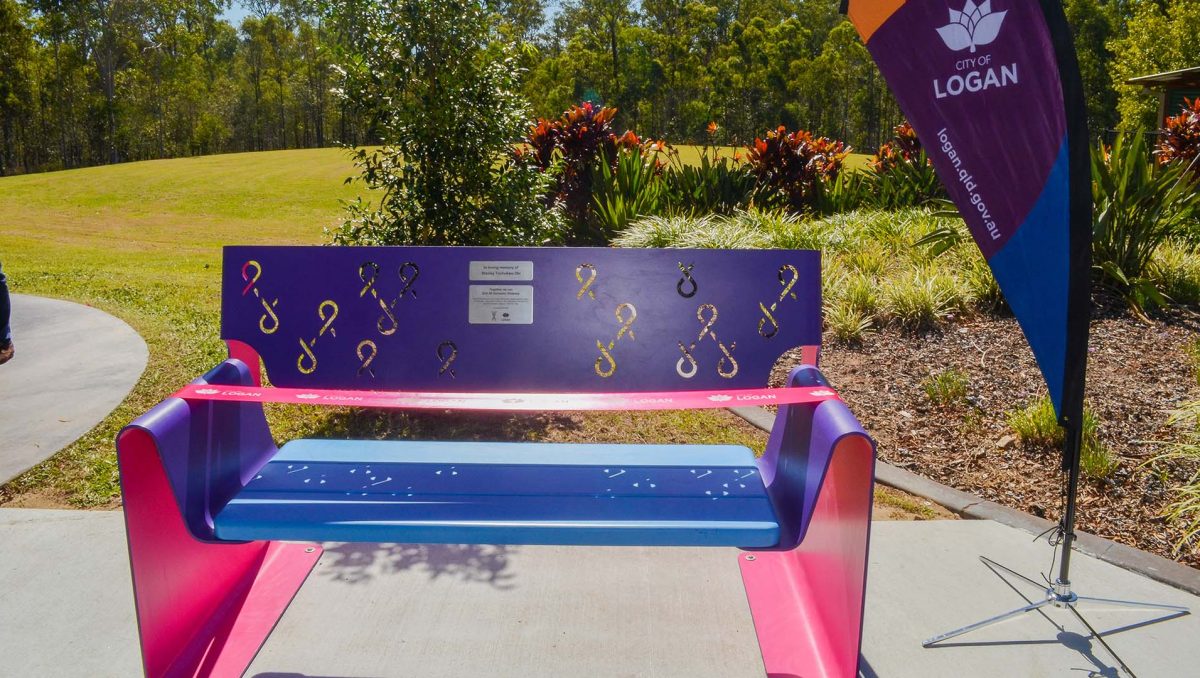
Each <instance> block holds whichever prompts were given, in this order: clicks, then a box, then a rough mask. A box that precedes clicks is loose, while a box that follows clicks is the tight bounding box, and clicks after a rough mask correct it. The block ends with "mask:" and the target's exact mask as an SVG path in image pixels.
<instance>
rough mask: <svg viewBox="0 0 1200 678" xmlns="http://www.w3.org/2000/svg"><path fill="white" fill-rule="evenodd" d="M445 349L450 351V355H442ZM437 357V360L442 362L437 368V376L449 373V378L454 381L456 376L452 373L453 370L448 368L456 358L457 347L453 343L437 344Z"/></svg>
mask: <svg viewBox="0 0 1200 678" xmlns="http://www.w3.org/2000/svg"><path fill="white" fill-rule="evenodd" d="M445 349H450V353H449V354H447V355H442V351H444V350H445ZM437 357H438V360H440V361H442V366H441V367H439V368H438V376H439V377H440V376H442V375H443V374H445V373H447V372H449V373H450V378H451V379H454V378H455V377H456V376H457V375H456V374H455V373H454V368H452V367H450V366H451V365H453V364H454V360H455V359H456V358H458V346H456V345H455V344H454V342H453V341H443V342H442V343H440V344H438V347H437Z"/></svg>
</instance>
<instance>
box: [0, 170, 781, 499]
mask: <svg viewBox="0 0 1200 678" xmlns="http://www.w3.org/2000/svg"><path fill="white" fill-rule="evenodd" d="M352 171H353V168H352V167H351V164H350V162H349V159H348V157H347V155H346V153H345V152H344V151H342V150H339V149H320V150H300V151H278V152H268V153H244V154H231V155H219V156H209V157H202V158H187V159H178V160H159V161H151V162H139V163H129V164H124V165H115V166H111V167H97V168H90V169H82V170H70V171H64V172H54V173H48V174H35V175H27V176H18V177H4V178H0V262H3V264H4V271H5V274H6V275H7V276H8V277H9V280H10V285H11V287H12V290H13V291H14V292H16V293H23V294H37V295H43V296H49V297H57V298H62V299H69V300H71V301H76V302H80V303H85V304H90V305H92V306H95V307H97V308H100V309H102V310H104V311H107V312H109V313H111V314H113V315H115V316H117V317H119V318H121V319H123V320H125V321H126V322H128V323H129V324H130V325H131V326H133V328H134V329H136V330H137V331H138V332H139V333H140V334H141V335H142V337H143V338H144V339H145V340H146V343H147V345H148V346H149V348H150V362H149V365H148V366H147V368H146V371H145V373H144V374H143V375H142V378H141V380H140V381H139V382H138V383H137V385H136V386H135V387H134V389H133V392H132V393H131V394H130V395H129V397H128V398H126V399H125V402H124V403H122V405H121V406H120V407H118V408H117V410H116V411H114V412H113V413H112V414H111V415H110V416H109V417H108V418H107V419H105V421H103V422H102V423H101V424H99V425H98V426H96V427H95V428H94V429H93V430H92V431H91V432H89V433H88V434H87V435H85V436H84V437H83V438H81V439H80V440H78V441H76V442H75V443H74V444H72V445H71V446H69V447H68V448H66V449H65V450H63V451H61V452H60V453H58V454H56V455H55V456H54V457H52V458H51V459H49V460H47V461H46V462H44V463H42V464H40V465H39V466H36V467H34V468H33V469H31V470H30V471H28V472H27V473H25V474H24V475H22V476H20V477H19V478H16V479H15V480H13V481H12V482H10V483H9V484H8V485H6V486H4V487H3V488H0V503H17V504H31V503H33V504H37V505H43V506H56V505H57V506H61V505H72V506H102V507H108V506H113V505H115V504H116V503H117V501H118V497H119V489H118V480H117V470H116V456H115V451H114V448H113V440H114V439H115V436H116V434H117V431H118V430H120V428H121V427H122V426H123V425H125V424H126V423H128V422H129V421H131V420H132V419H134V418H135V417H137V416H138V415H140V414H141V413H143V412H145V411H146V410H148V409H149V408H151V407H152V406H154V404H155V403H157V402H158V401H160V400H162V399H163V398H164V397H166V396H168V395H170V394H171V393H173V392H174V391H175V390H176V389H178V388H179V387H180V386H182V385H183V384H185V383H187V382H188V381H190V380H192V379H194V378H195V377H196V376H198V375H200V374H201V373H203V372H204V371H206V370H208V369H209V368H211V367H212V366H213V365H215V364H217V363H218V362H219V361H220V360H221V359H222V358H224V356H225V352H224V347H223V344H222V343H221V341H220V337H219V320H220V318H219V273H220V265H221V258H220V248H221V246H222V245H225V244H307V243H321V242H324V241H325V237H324V235H323V233H322V230H323V229H324V228H325V227H327V226H331V225H333V224H334V223H336V222H337V221H338V218H339V214H340V210H341V208H340V204H339V202H338V201H339V199H346V198H350V197H353V196H354V195H355V191H356V189H355V187H353V186H344V185H343V179H344V178H345V177H346V176H348V175H350V174H351V173H352ZM16 339H17V343H20V337H17V338H16ZM80 341H81V342H86V341H87V338H86V337H80ZM95 358H96V359H99V360H103V356H95ZM18 359H19V356H18ZM268 416H269V419H270V420H271V424H272V430H273V431H275V434H276V435H277V436H278V437H279V438H280V439H281V440H287V439H290V438H293V437H296V436H301V435H313V434H316V435H335V436H336V435H347V434H348V435H354V436H364V435H365V436H372V437H387V436H397V435H419V436H423V437H429V438H435V437H443V436H445V437H474V438H479V439H540V440H556V441H588V440H591V441H610V442H617V441H621V442H628V441H640V442H696V443H699V442H728V443H735V444H745V445H749V446H751V447H753V448H755V449H761V448H762V445H763V444H764V442H765V437H764V436H763V435H762V434H761V433H759V432H758V431H757V429H753V428H752V427H750V426H749V425H748V424H746V423H745V422H743V421H742V420H741V419H738V418H737V417H734V416H733V415H731V414H728V413H726V412H724V411H716V410H701V411H687V412H666V413H602V414H595V415H586V416H585V415H562V416H497V415H486V416H479V415H475V416H469V415H453V416H451V415H444V414H422V415H415V414H414V415H406V414H399V413H397V414H391V415H370V414H368V415H363V414H361V413H352V412H349V411H345V410H330V409H324V408H296V407H270V408H269V409H268Z"/></svg>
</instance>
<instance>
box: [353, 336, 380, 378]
mask: <svg viewBox="0 0 1200 678" xmlns="http://www.w3.org/2000/svg"><path fill="white" fill-rule="evenodd" d="M355 353H356V354H357V355H358V359H359V361H360V362H362V365H361V366H359V368H358V376H360V377H361V376H362V374H363V372H366V373H367V374H369V375H371V378H372V379H374V378H375V371H374V370H372V369H371V363H373V362H375V356H377V355H379V347H378V346H376V345H375V342H373V341H371V340H370V339H363V340H362V341H360V342H358V348H357V349H355ZM364 353H365V354H366V355H364Z"/></svg>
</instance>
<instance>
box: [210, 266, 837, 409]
mask: <svg viewBox="0 0 1200 678" xmlns="http://www.w3.org/2000/svg"><path fill="white" fill-rule="evenodd" d="M820 270H821V265H820V255H819V254H818V253H817V252H815V251H809V250H685V249H602V248H502V247H494V248H493V247H226V248H225V252H224V272H223V280H222V294H221V318H222V326H221V335H222V337H223V338H224V339H226V340H231V341H239V342H243V343H245V344H247V345H249V346H250V347H252V348H253V349H254V350H255V351H257V352H258V354H259V355H260V356H261V357H262V360H263V362H264V364H265V365H266V368H267V374H268V376H269V377H270V379H271V382H272V383H273V384H274V385H276V386H285V387H313V388H346V389H380V390H388V389H395V390H400V389H403V390H432V391H512V392H537V391H547V392H615V391H656V390H662V391H671V390H704V389H719V388H738V387H742V388H749V387H761V386H763V385H765V384H766V383H767V379H768V377H769V375H770V372H771V368H772V366H773V365H774V363H775V361H776V360H777V359H778V358H779V356H780V355H781V354H782V353H783V352H785V351H787V350H789V349H791V348H794V347H797V346H817V345H819V344H820V339H821V315H820V309H821V293H820V289H821V288H820Z"/></svg>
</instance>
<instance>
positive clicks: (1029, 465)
mask: <svg viewBox="0 0 1200 678" xmlns="http://www.w3.org/2000/svg"><path fill="white" fill-rule="evenodd" d="M1198 331H1200V315H1197V314H1196V313H1195V312H1192V311H1175V312H1172V313H1169V314H1167V315H1165V316H1162V317H1158V318H1156V319H1155V320H1154V321H1152V322H1146V321H1141V320H1138V319H1136V318H1134V317H1132V316H1131V315H1129V314H1128V313H1126V312H1124V311H1123V310H1120V309H1116V308H1113V307H1112V306H1111V305H1110V306H1109V308H1108V309H1107V310H1106V311H1104V312H1102V313H1098V314H1097V318H1096V319H1095V320H1093V322H1092V330H1091V348H1090V352H1089V361H1088V384H1087V399H1088V405H1089V407H1090V408H1091V409H1092V411H1093V412H1094V413H1095V414H1096V416H1097V417H1098V418H1099V420H1100V428H1099V438H1100V440H1101V442H1102V443H1103V444H1105V445H1106V446H1107V447H1108V448H1109V449H1110V450H1112V452H1113V453H1115V454H1116V455H1117V456H1118V458H1119V459H1120V465H1119V467H1118V469H1117V470H1116V472H1115V473H1114V474H1113V475H1112V476H1111V477H1109V478H1107V479H1105V480H1084V481H1083V482H1082V483H1081V489H1080V494H1079V513H1078V516H1079V518H1078V525H1079V527H1080V529H1082V530H1084V531H1086V532H1090V533H1092V534H1095V535H1099V536H1101V537H1105V538H1108V539H1112V540H1114V541H1118V542H1121V543H1124V544H1128V545H1130V546H1134V547H1137V548H1140V549H1143V550H1146V551H1150V552H1152V553H1156V554H1158V555H1161V556H1164V557H1166V558H1171V559H1173V560H1177V561H1179V562H1182V563H1186V564H1188V565H1191V566H1192V567H1200V546H1197V547H1196V548H1193V549H1191V550H1189V552H1187V553H1178V554H1177V553H1174V551H1173V545H1174V544H1175V542H1176V541H1177V540H1178V539H1179V536H1180V530H1179V529H1178V528H1177V527H1174V526H1172V525H1169V524H1168V523H1167V522H1166V521H1165V520H1164V519H1163V518H1162V513H1163V510H1164V507H1165V506H1166V505H1167V504H1168V503H1170V500H1171V497H1170V494H1169V492H1168V490H1169V489H1170V486H1173V485H1174V484H1177V483H1179V482H1181V481H1182V480H1183V479H1184V478H1186V477H1187V475H1188V473H1189V471H1190V470H1191V469H1188V468H1180V467H1178V466H1166V467H1162V465H1160V468H1165V471H1166V479H1167V483H1166V485H1164V483H1163V476H1162V475H1160V474H1159V473H1155V472H1153V471H1152V470H1151V469H1150V468H1148V467H1146V466H1143V463H1144V462H1146V461H1147V460H1148V459H1150V458H1151V457H1153V456H1155V455H1156V454H1159V453H1161V452H1162V451H1164V446H1163V442H1164V441H1173V440H1178V439H1179V438H1180V435H1181V431H1180V430H1179V429H1178V428H1177V427H1172V426H1168V425H1167V417H1168V416H1169V414H1170V412H1171V410H1174V409H1177V408H1178V407H1179V406H1180V405H1182V404H1183V403H1184V402H1186V401H1188V400H1194V399H1197V398H1200V389H1198V388H1197V381H1196V375H1195V374H1194V372H1193V367H1192V363H1191V361H1190V360H1189V359H1188V357H1187V354H1186V351H1185V347H1186V346H1187V345H1188V344H1189V342H1190V341H1192V340H1193V339H1194V338H1195V337H1196V336H1197V332H1198ZM799 360H800V357H799V354H798V351H797V352H792V353H789V354H787V355H785V356H784V357H783V359H781V360H780V362H779V364H777V365H776V371H775V374H774V375H773V377H772V382H773V383H774V384H780V383H782V381H783V380H784V378H785V377H786V374H787V372H788V371H789V370H790V369H791V367H792V366H793V365H796V364H798V363H799ZM821 360H822V362H821V370H822V372H823V373H824V374H825V375H826V377H828V379H829V381H830V383H831V384H832V385H833V386H835V387H836V388H837V389H838V391H839V392H840V393H841V395H842V397H843V398H844V399H845V400H846V402H847V403H848V404H849V405H850V407H851V409H853V410H854V413H855V414H856V415H857V416H858V418H859V419H860V420H861V421H862V424H863V426H864V428H866V430H867V431H868V432H869V433H870V434H871V435H872V436H874V437H875V439H876V440H877V441H878V443H879V457H880V459H882V460H884V461H887V462H888V463H890V464H893V465H895V466H899V467H901V468H904V469H907V470H909V471H912V472H914V473H918V474H920V475H923V476H925V477H927V478H931V479H933V480H936V481H938V482H941V483H944V484H946V485H950V486H951V487H956V488H958V489H961V490H964V491H967V492H971V493H973V494H975V495H978V496H980V497H983V498H985V499H990V500H992V501H995V502H998V503H1000V504H1003V505H1005V506H1010V507H1012V508H1016V509H1019V510H1021V511H1025V512H1028V513H1032V514H1034V515H1037V516H1042V517H1045V518H1049V519H1050V520H1057V519H1058V518H1059V516H1060V513H1061V501H1062V499H1061V497H1062V485H1063V482H1064V475H1063V474H1062V473H1061V472H1060V470H1059V465H1060V463H1061V457H1060V453H1059V452H1058V451H1057V450H1054V449H1044V448H1043V449H1035V448H1032V447H1028V446H1025V445H1023V444H1022V443H1020V442H1018V441H1017V440H1016V439H1015V436H1013V435H1012V431H1011V429H1010V428H1009V427H1008V424H1007V423H1006V415H1007V414H1008V413H1009V412H1011V411H1012V410H1015V409H1017V408H1019V407H1023V406H1025V405H1026V404H1028V403H1029V402H1030V401H1032V400H1034V399H1035V398H1038V397H1042V396H1044V395H1045V393H1046V390H1045V386H1044V384H1043V382H1042V378H1041V375H1040V373H1039V372H1038V368H1037V365H1036V363H1035V362H1034V359H1033V354H1032V353H1031V352H1030V350H1029V347H1028V345H1027V344H1026V343H1025V339H1024V337H1023V335H1022V334H1021V331H1020V328H1019V327H1018V325H1017V323H1016V321H1015V320H1014V319H1012V318H973V319H966V320H961V321H959V322H956V323H953V324H950V325H948V326H946V327H944V328H941V329H940V330H937V331H933V332H929V333H924V334H920V335H914V334H911V333H903V332H899V331H896V330H886V331H884V332H881V333H877V334H872V335H868V336H867V337H866V338H865V339H864V341H863V342H862V344H861V345H859V346H844V345H829V344H827V345H826V348H825V349H824V352H823V353H822V359H821ZM951 368H954V369H958V370H961V371H962V372H964V373H966V374H967V375H968V378H969V387H968V403H964V404H962V405H960V406H954V407H950V408H937V407H934V406H933V405H932V404H931V403H930V401H929V398H928V396H927V395H926V393H925V391H924V389H923V388H922V381H924V380H925V378H926V377H928V376H929V375H930V374H934V373H937V372H941V371H943V370H947V369H951Z"/></svg>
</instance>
